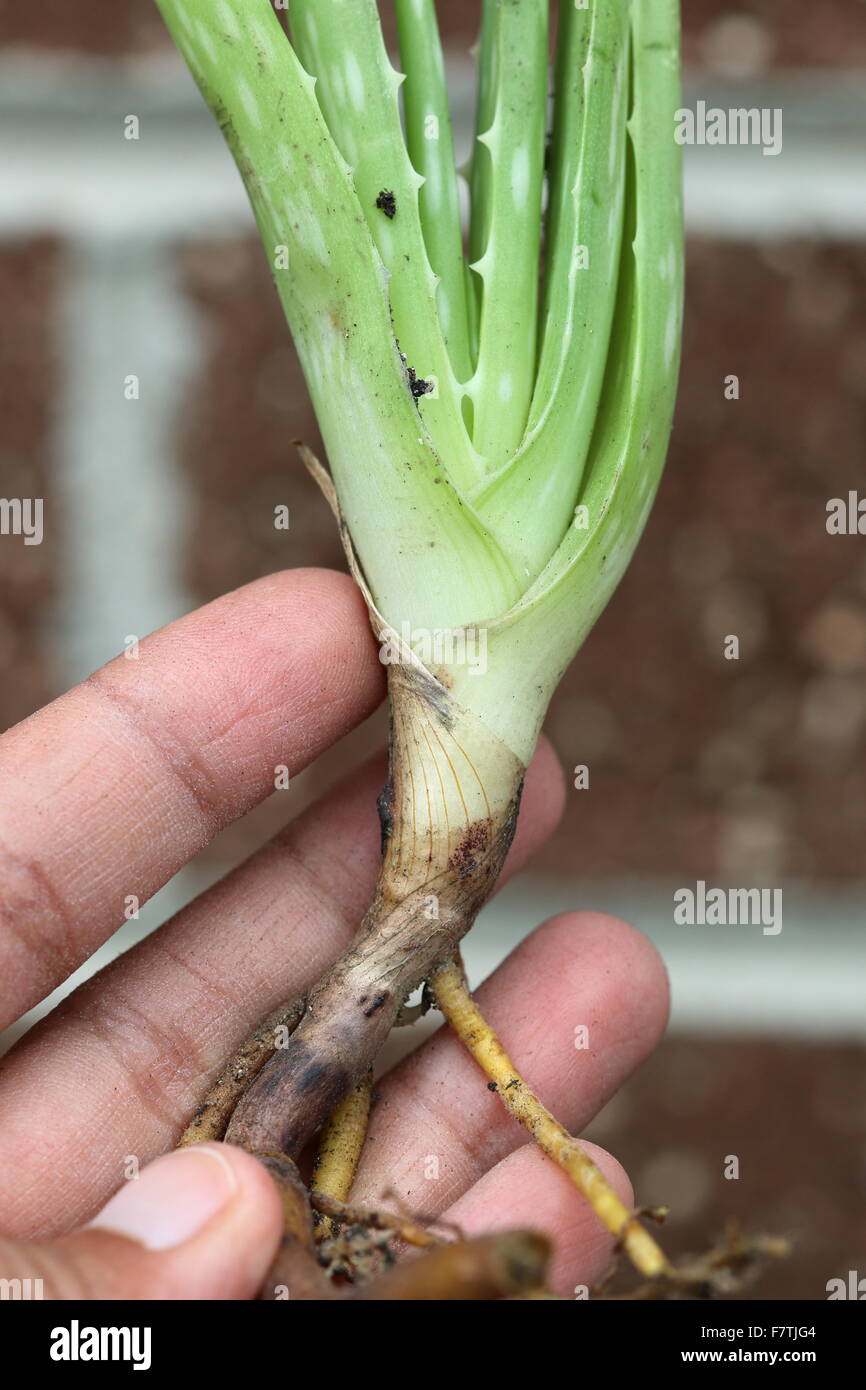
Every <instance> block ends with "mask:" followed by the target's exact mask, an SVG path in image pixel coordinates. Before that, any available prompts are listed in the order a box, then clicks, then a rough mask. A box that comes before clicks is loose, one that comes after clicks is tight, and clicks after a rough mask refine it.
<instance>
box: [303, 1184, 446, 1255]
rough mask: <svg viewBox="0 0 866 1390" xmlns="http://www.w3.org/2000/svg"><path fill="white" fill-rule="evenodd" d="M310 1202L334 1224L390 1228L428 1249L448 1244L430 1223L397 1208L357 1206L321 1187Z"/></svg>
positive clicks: (390, 1231)
mask: <svg viewBox="0 0 866 1390" xmlns="http://www.w3.org/2000/svg"><path fill="white" fill-rule="evenodd" d="M310 1205H311V1206H312V1208H313V1211H314V1212H320V1213H321V1214H322V1215H323V1216H327V1217H328V1218H329V1219H330V1221H331V1222H332V1223H333V1224H337V1225H340V1226H361V1227H366V1228H369V1229H371V1230H374V1231H386V1232H388V1234H389V1236H393V1237H395V1238H396V1239H397V1240H401V1241H402V1242H403V1244H404V1245H414V1246H416V1247H418V1248H419V1249H424V1248H429V1247H431V1246H434V1245H444V1244H445V1240H444V1237H442V1236H436V1235H433V1234H432V1232H430V1231H428V1230H427V1228H426V1226H422V1225H421V1224H420V1223H419V1222H418V1221H413V1220H412V1219H411V1218H410V1217H406V1216H398V1215H397V1213H396V1212H392V1211H382V1210H381V1209H379V1208H372V1207H356V1206H353V1205H351V1204H350V1203H347V1202H339V1201H337V1200H336V1199H335V1198H334V1197H328V1196H326V1195H325V1193H324V1192H320V1191H319V1190H318V1188H314V1189H313V1191H312V1192H311V1193H310Z"/></svg>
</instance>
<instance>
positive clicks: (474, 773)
mask: <svg viewBox="0 0 866 1390" xmlns="http://www.w3.org/2000/svg"><path fill="white" fill-rule="evenodd" d="M158 3H159V5H160V8H161V10H162V12H163V14H164V16H165V20H166V22H167V24H168V26H169V28H170V30H171V32H172V34H173V36H174V38H175V40H176V42H177V45H178V47H179V48H180V50H181V52H182V53H183V55H184V57H185V58H186V61H187V63H188V64H189V66H190V68H191V70H192V73H193V75H194V77H195V79H196V81H197V83H198V85H199V87H200V88H201V91H202V93H203V95H204V97H205V99H206V100H207V102H208V103H209V105H210V106H211V108H212V110H213V112H214V114H215V116H216V118H217V120H218V121H219V124H220V126H221V128H222V130H223V133H224V135H225V137H226V140H227V142H228V144H229V146H230V148H231V150H232V152H233V154H234V157H235V159H236V161H237V164H238V167H239V169H240V172H241V174H242V176H243V179H244V181H245V184H246V187H247V190H248V193H249V197H250V200H251V203H252V206H253V208H254V211H255V215H256V219H257V222H258V226H259V230H260V233H261V238H262V242H263V245H264V249H265V253H266V255H267V257H268V260H269V262H270V264H271V267H272V269H273V273H274V278H275V281H276V285H277V289H278V292H279V295H280V298H281V300H282V304H283V307H284V309H285V314H286V318H287V320H288V323H289V326H290V328H291V331H292V333H293V336H294V340H295V343H296V345H297V350H298V353H299V355H300V359H301V363H302V365H303V369H304V373H305V376H306V380H307V383H308V387H309V390H310V394H311V396H312V399H313V402H314V405H315V409H316V412H317V416H318V420H319V423H320V426H321V432H322V436H323V439H324V443H325V447H326V451H327V464H328V468H329V471H328V472H326V471H325V469H324V468H323V467H322V466H321V465H320V464H319V463H318V462H317V461H316V460H314V459H312V458H311V457H310V456H309V454H308V456H307V457H308V463H309V465H310V467H311V468H312V469H313V471H314V472H315V474H316V476H317V477H318V479H319V481H320V482H321V484H322V486H323V488H324V490H325V492H326V494H327V495H328V497H329V499H330V501H331V504H332V506H333V508H334V510H335V513H336V514H337V517H338V519H339V523H340V527H341V531H342V536H343V540H344V544H345V547H346V550H347V554H348V557H349V563H350V565H351V568H352V572H353V574H354V575H355V577H356V579H357V581H358V583H359V585H360V586H361V588H362V590H363V593H364V596H365V598H366V601H367V604H368V607H369V611H370V616H371V621H372V624H373V627H374V630H375V632H376V634H377V636H378V638H379V640H380V642H381V643H382V651H383V656H384V657H386V658H387V659H388V661H389V696H390V703H391V715H392V733H391V747H390V776H389V781H388V785H387V787H386V789H385V791H384V793H383V796H382V798H381V801H380V814H381V819H382V828H383V860H382V867H381V873H380V878H379V883H378V887H377V890H376V894H375V898H374V901H373V902H372V904H371V906H370V909H369V912H368V913H367V916H366V917H365V919H364V921H363V923H362V924H361V925H360V928H359V931H358V933H357V936H356V937H355V940H354V941H353V943H352V945H351V946H350V947H349V949H348V950H347V951H346V953H345V954H344V956H343V957H342V958H341V959H340V960H339V961H338V962H337V963H336V964H335V966H334V967H333V969H332V970H331V971H330V972H329V973H328V975H327V976H326V977H325V978H324V979H323V980H322V981H320V983H319V984H318V986H317V987H316V988H315V989H314V990H313V992H312V994H311V995H310V998H309V1000H307V1001H305V1003H304V1006H303V1007H299V1008H295V1009H294V1010H292V1009H290V1010H289V1013H287V1014H286V1016H285V1019H284V1022H286V1026H287V1028H289V1027H292V1028H293V1031H292V1032H291V1036H289V1037H288V1039H287V1043H286V1045H285V1046H283V1047H279V1048H277V1049H276V1050H274V1049H273V1047H272V1046H271V1045H269V1044H268V1042H267V1038H268V1037H269V1035H270V1031H272V1027H273V1024H274V1020H271V1021H270V1022H269V1024H268V1025H267V1027H265V1028H264V1030H263V1031H262V1033H261V1034H260V1035H259V1038H258V1040H253V1042H252V1043H251V1044H250V1045H249V1047H248V1049H247V1052H246V1053H245V1061H244V1063H243V1065H242V1066H241V1067H240V1070H238V1068H237V1067H236V1068H235V1072H234V1073H233V1075H234V1076H235V1077H237V1076H240V1077H241V1078H242V1082H243V1084H240V1085H236V1084H235V1083H234V1081H232V1080H231V1078H230V1077H229V1078H228V1079H227V1078H223V1081H222V1082H221V1089H220V1088H218V1089H217V1092H216V1093H215V1096H214V1097H213V1098H212V1099H211V1101H210V1102H209V1104H210V1107H211V1112H212V1113H211V1115H210V1118H208V1114H207V1113H206V1112H203V1115H200V1116H199V1117H198V1119H197V1121H196V1125H195V1126H194V1127H193V1129H192V1131H191V1137H192V1138H197V1137H202V1136H203V1133H204V1132H205V1130H206V1131H207V1132H208V1133H217V1132H222V1130H221V1129H220V1130H219V1131H218V1130H217V1129H216V1128H215V1126H216V1125H217V1124H219V1125H220V1126H222V1125H224V1124H225V1123H226V1122H228V1130H227V1133H228V1137H229V1139H231V1140H233V1141H234V1142H236V1143H242V1144H244V1145H245V1146H246V1147H248V1148H250V1149H251V1150H253V1151H254V1152H258V1153H265V1154H270V1155H273V1154H278V1155H281V1156H282V1158H281V1159H280V1162H279V1163H277V1168H280V1163H282V1165H283V1166H282V1168H280V1172H281V1173H282V1176H283V1179H284V1181H289V1180H288V1179H287V1178H286V1169H285V1163H286V1162H288V1161H289V1160H291V1159H293V1158H295V1157H296V1156H297V1155H298V1154H299V1152H300V1151H301V1149H302V1148H303V1147H304V1145H305V1144H306V1143H307V1141H308V1140H309V1139H310V1138H312V1137H313V1136H314V1135H315V1134H316V1133H317V1131H319V1130H320V1129H321V1127H322V1124H323V1122H324V1121H325V1120H326V1118H327V1116H328V1115H329V1114H330V1113H331V1112H333V1110H334V1108H335V1107H337V1106H339V1105H340V1104H341V1103H344V1104H345V1102H344V1097H345V1096H346V1095H347V1094H350V1095H351V1093H352V1089H353V1087H355V1086H356V1085H357V1084H358V1083H359V1082H360V1080H361V1078H363V1076H364V1075H365V1073H366V1072H367V1071H368V1069H369V1068H370V1066H371V1064H372V1062H373V1060H374V1058H375V1055H376V1052H377V1051H378V1049H379V1047H380V1046H381V1043H382V1042H383V1040H384V1038H385V1037H386V1036H387V1033H388V1031H389V1029H390V1028H391V1026H392V1025H393V1023H394V1022H395V1019H396V1017H397V1015H398V1011H399V1010H400V1008H401V1006H402V1005H403V1003H404V1001H405V999H406V998H407V996H408V995H409V994H410V993H411V992H412V991H413V990H414V989H415V988H417V986H418V985H419V984H421V983H422V982H424V981H427V982H428V984H429V985H430V988H431V989H432V991H433V993H434V996H435V997H436V998H437V999H439V1002H440V1004H441V1005H442V1007H443V1009H444V1011H445V1012H446V1015H447V1016H449V1017H450V1018H451V1019H452V1022H455V1020H457V1015H458V1014H459V1005H460V1002H461V998H462V996H461V995H460V991H461V989H462V982H461V981H460V978H459V972H458V973H457V974H456V975H455V973H454V967H452V965H451V964H450V963H451V962H452V961H453V959H454V957H455V953H456V952H457V949H458V944H459V941H460V939H461V937H462V936H463V935H464V933H465V932H466V931H467V930H468V929H469V927H470V926H471V925H472V922H473V920H474V917H475V915H476V913H477V911H478V910H479V908H480V907H481V905H482V904H483V902H484V901H485V900H486V899H487V897H488V896H489V894H490V891H491V889H492V887H493V885H494V883H495V880H496V877H497V874H498V872H499V869H500V867H501V864H502V861H503V858H504V855H505V853H506V850H507V848H508V845H509V843H510V840H511V836H512V833H513V828H514V823H515V819H516V814H517V808H518V804H519V798H520V789H521V784H522V778H523V773H524V770H525V767H526V765H527V763H528V761H529V759H530V756H531V754H532V751H533V748H534V745H535V742H536V739H537V736H538V733H539V729H540V726H541V723H542V720H543V718H544V714H545V711H546V709H547V705H548V702H549V700H550V698H551V695H552V693H553V691H554V690H555V688H556V685H557V683H558V681H559V680H560V678H561V676H562V674H563V672H564V670H565V669H566V667H567V666H568V664H569V663H570V662H571V660H572V659H573V657H574V656H575V654H576V652H577V651H578V649H579V647H580V645H581V643H582V642H583V640H584V638H585V637H586V635H587V633H588V632H589V630H590V628H591V627H592V625H593V623H594V622H595V620H596V618H597V617H598V615H599V614H600V612H601V611H602V609H603V607H604V605H605V604H606V602H607V600H608V598H609V597H610V595H611V593H612V592H613V590H614V588H615V587H616V585H617V583H618V581H619V580H620V578H621V576H622V574H623V573H624V571H625V569H626V566H627V565H628V562H629V559H630V556H631V554H632V551H633V549H634V547H635V545H636V543H637V540H638V538H639V536H640V534H641V531H642V528H643V526H644V524H645V522H646V519H647V516H648V514H649V511H650V508H651V505H652V502H653V498H654V494H655V491H656V487H657V484H658V480H659V475H660V471H661V468H662V465H663V462H664V458H665V453H666V449H667V444H668V438H669V432H670V425H671V415H672V410H673V403H674V396H675V390H676V380H677V370H678V357H679V343H680V324H681V300H682V260H683V257H682V230H681V220H682V213H681V187H680V183H681V175H680V149H679V146H678V145H677V143H676V141H675V140H674V138H673V132H674V124H675V118H674V113H675V111H676V110H677V108H678V106H679V100H680V98H679V61H678V46H679V14H678V5H677V3H676V0H634V3H631V0H591V2H590V3H587V4H580V3H574V0H562V3H561V4H560V6H559V11H558V24H557V30H556V36H555V57H554V61H553V64H552V75H553V100H552V104H551V103H549V101H548V88H549V81H550V74H551V65H550V63H549V52H550V46H551V35H550V26H551V20H552V16H551V14H550V8H551V7H550V6H549V5H548V3H547V0H508V2H507V3H506V0H484V3H483V6H482V12H483V13H482V24H481V35H480V42H479V46H478V95H477V108H476V132H475V140H474V145H473V152H472V157H471V163H470V167H469V169H468V171H467V182H468V190H469V222H468V233H467V235H466V237H465V238H464V232H463V228H462V226H461V215H460V199H459V196H458V195H459V177H460V176H459V175H458V172H457V171H456V169H455V160H454V148H453V140H452V134H451V125H450V118H449V105H448V94H447V90H446V85H445V75H444V63H443V58H442V51H441V47H440V41H439V35H438V29H437V22H436V15H435V7H434V4H433V0H395V9H396V17H397V23H398V33H399V68H400V70H399V71H398V70H397V69H396V68H395V67H394V66H393V64H392V61H391V59H390V57H389V55H388V52H387V50H386V46H385V43H384V41H383V36H382V29H381V25H380V16H379V12H378V7H377V5H376V3H375V0H328V3H327V4H325V3H318V2H317V0H291V3H290V4H289V5H288V7H287V9H288V26H287V27H286V28H284V27H283V26H282V25H281V23H280V21H279V19H278V18H277V16H276V14H275V12H274V10H273V9H272V7H271V2H270V0H158ZM279 8H286V7H279ZM473 641H474V642H475V643H476V646H475V647H474V648H472V650H474V651H475V652H476V656H477V654H478V652H479V651H480V652H482V653H483V661H482V660H477V659H476V660H473V661H470V660H468V659H467V655H466V654H467V650H469V649H470V647H471V644H472V643H473ZM449 971H450V972H451V974H450V975H449V973H448V972H449ZM437 991H438V992H437ZM449 991H450V994H449ZM449 1000H450V1003H449ZM463 1003H464V1004H465V1003H466V999H465V998H463ZM290 1016H291V1017H290ZM455 1026H458V1031H459V1029H460V1025H459V1022H456V1024H455ZM482 1030H483V1021H481V1022H480V1023H478V1026H477V1028H476V1030H475V1032H474V1033H472V1030H471V1029H469V1033H471V1035H472V1037H473V1038H474V1039H475V1040H476V1042H477V1038H478V1035H479V1032H480V1031H482ZM476 1051H477V1049H476ZM479 1060H480V1061H481V1062H482V1065H484V1059H483V1058H482V1057H481V1056H479ZM507 1060H508V1059H507V1058H506V1061H507ZM262 1063H264V1064H263V1065H262ZM260 1066H261V1070H258V1074H257V1075H254V1073H255V1072H256V1070H257V1068H258V1067H260ZM491 1066H494V1063H492V1062H490V1060H489V1059H488V1070H489V1068H490V1067H491ZM489 1074H494V1073H489ZM527 1104H529V1102H527ZM530 1108H531V1106H530ZM533 1114H534V1115H535V1120H536V1121H537V1119H538V1114H537V1112H533ZM203 1116H204V1118H203ZM229 1117H230V1118H229ZM518 1118H521V1119H523V1121H524V1123H530V1124H532V1123H533V1121H532V1119H531V1117H530V1118H527V1115H525V1114H518ZM548 1119H549V1120H550V1122H551V1124H554V1125H555V1122H554V1121H553V1120H552V1117H548ZM203 1125H204V1129H203V1127H202V1126H203ZM208 1125H210V1126H211V1128H208ZM566 1138H567V1136H566ZM542 1142H543V1141H542ZM557 1142H559V1141H557ZM563 1142H565V1141H564V1140H563ZM569 1142H571V1141H569ZM551 1145H552V1146H553V1147H554V1148H555V1147H556V1144H555V1143H554V1142H553V1140H552V1139H551V1141H550V1144H548V1145H547V1147H548V1151H549V1152H550V1151H552V1148H551ZM566 1147H567V1145H566ZM575 1154H576V1149H575V1150H569V1151H568V1154H567V1155H565V1159H568V1161H565V1159H564V1158H563V1155H562V1154H558V1156H559V1157H560V1161H564V1162H565V1166H568V1162H570V1161H573V1162H572V1166H574V1162H577V1159H576V1158H575ZM588 1162H589V1161H588V1160H587V1163H588ZM579 1166H580V1165H579V1163H578V1167H579ZM591 1167H592V1165H590V1169H591ZM274 1171H275V1172H276V1168H275V1170H274ZM586 1172H587V1173H589V1176H588V1177H587V1176H586V1173H585V1174H584V1178H583V1179H582V1178H581V1176H580V1175H579V1174H577V1173H575V1177H576V1180H577V1181H578V1182H579V1183H581V1182H583V1185H584V1188H585V1190H588V1188H592V1186H593V1182H594V1181H595V1179H594V1178H593V1176H592V1173H590V1172H589V1169H587V1170H586ZM595 1176H596V1177H599V1176H600V1175H598V1174H597V1171H596V1175H595ZM584 1179H585V1180H584ZM594 1191H596V1193H598V1192H600V1191H601V1189H600V1188H598V1186H597V1185H596V1188H595V1189H594ZM611 1196H612V1194H611ZM595 1205H596V1208H597V1210H599V1212H600V1214H601V1215H602V1217H603V1219H605V1220H606V1221H607V1223H608V1225H609V1226H610V1228H611V1229H612V1230H615V1231H616V1232H617V1234H618V1235H620V1236H621V1237H623V1238H624V1239H626V1244H629V1242H631V1244H630V1249H631V1253H632V1254H633V1255H634V1256H635V1258H636V1259H637V1262H638V1263H639V1264H640V1265H641V1267H642V1268H643V1269H644V1270H645V1272H647V1273H650V1274H658V1273H659V1271H660V1270H661V1269H663V1268H664V1259H663V1257H662V1256H661V1255H660V1252H658V1250H657V1247H656V1246H655V1245H654V1243H653V1242H652V1241H651V1240H650V1239H649V1237H648V1236H647V1237H646V1240H645V1241H644V1242H643V1243H642V1241H641V1234H638V1231H639V1228H637V1223H634V1222H632V1220H631V1214H630V1213H628V1212H626V1211H625V1209H624V1208H622V1204H621V1203H620V1204H619V1205H618V1206H616V1207H613V1208H610V1207H605V1201H604V1200H602V1197H600V1196H599V1197H598V1201H597V1202H595ZM602 1208H605V1209H604V1210H602Z"/></svg>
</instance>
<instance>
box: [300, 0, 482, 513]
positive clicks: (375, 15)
mask: <svg viewBox="0 0 866 1390" xmlns="http://www.w3.org/2000/svg"><path fill="white" fill-rule="evenodd" d="M289 18H290V23H291V31H292V43H293V45H294V47H295V50H296V52H297V54H298V57H299V58H300V60H301V62H302V63H303V65H304V67H305V69H306V70H307V71H308V72H310V73H311V74H312V75H313V76H315V78H316V95H317V97H318V101H319V105H320V107H321V109H322V112H323V114H324V116H325V119H326V121H327V123H328V128H329V129H330V131H331V134H332V135H333V137H334V140H335V142H336V144H337V147H338V148H339V150H340V151H341V153H342V155H343V157H344V159H345V160H346V162H347V164H348V165H349V167H350V169H351V170H352V177H353V180H354V184H355V189H356V192H357V194H358V199H359V201H360V204H361V208H362V210H363V213H364V216H365V217H366V219H367V222H368V223H369V225H370V228H371V231H372V233H373V239H374V241H375V243H376V246H377V248H378V251H379V254H380V256H381V258H382V261H383V263H384V264H385V265H386V266H387V268H388V271H389V274H390V282H389V287H388V290H389V295H390V300H391V311H392V314H393V319H394V329H395V332H396V335H397V338H398V340H399V342H400V347H401V349H402V351H403V353H404V354H405V355H406V358H407V361H408V363H409V365H410V366H411V367H412V368H413V370H414V371H415V372H416V373H417V376H418V377H419V378H420V379H422V380H425V381H430V380H432V381H433V382H434V391H433V393H432V394H429V395H424V396H422V397H420V399H419V410H420V412H421V415H422V417H423V419H424V422H425V424H426V426H427V428H428V430H429V431H430V434H431V436H432V438H433V442H434V444H435V445H436V448H437V449H438V451H439V453H440V455H441V456H442V458H447V459H448V461H449V469H450V471H451V474H452V476H453V477H454V478H455V480H456V482H457V483H458V485H460V486H464V485H469V484H471V483H472V482H473V481H474V480H475V479H476V478H477V477H478V476H479V474H480V471H481V466H480V463H478V462H477V461H476V455H475V451H474V450H473V448H472V444H471V441H470V439H469V436H468V434H467V432H466V428H465V425H464V423H463V413H462V408H461V399H462V391H461V389H460V387H459V386H458V383H457V379H456V376H455V374H454V368H453V366H452V363H451V359H450V357H449V355H448V350H447V346H446V341H445V336H444V334H443V331H442V323H441V320H440V317H439V302H438V294H437V288H438V283H439V282H438V276H437V275H436V273H435V272H434V270H433V267H432V266H431V264H430V260H429V257H428V254H427V246H426V243H425V240H424V233H423V230H422V226H421V210H420V204H419V190H420V189H421V188H422V186H423V182H424V181H423V178H422V176H421V175H420V174H419V173H418V172H417V171H416V170H415V168H414V167H413V165H412V161H411V159H410V158H409V153H408V151H407V149H406V144H405V142H404V138H403V130H402V124H401V120H400V101H399V92H400V86H401V83H402V81H403V76H402V74H400V73H397V72H395V70H394V68H393V67H392V65H391V62H390V60H389V58H388V54H387V51H386V49H385V43H384V40H383V37H382V26H381V23H380V20H379V11H378V7H377V5H376V0H328V4H327V6H324V7H323V6H322V4H321V0H291V3H290V7H289ZM421 38H422V35H420V34H419V35H416V43H417V44H418V45H420V41H421Z"/></svg>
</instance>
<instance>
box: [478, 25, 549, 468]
mask: <svg viewBox="0 0 866 1390" xmlns="http://www.w3.org/2000/svg"><path fill="white" fill-rule="evenodd" d="M547 24H548V3H547V0H509V3H507V4H502V3H500V0H484V12H483V23H482V30H481V53H480V61H479V67H480V80H479V99H478V112H477V126H478V134H477V137H476V149H475V153H474V155H473V160H472V226H471V241H470V254H471V255H472V256H473V261H472V272H473V274H474V275H476V276H477V277H478V279H479V281H480V284H481V293H480V300H479V305H480V311H479V327H478V335H479V336H478V361H477V365H476V369H475V373H474V375H473V377H472V379H471V381H470V382H468V384H467V387H466V391H467V394H468V396H469V397H470V398H471V401H472V407H473V409H472V418H473V426H472V438H473V441H474V444H475V447H476V449H477V450H478V452H479V453H480V454H482V455H483V456H484V458H485V460H486V466H487V468H488V469H493V468H496V467H498V466H499V465H500V464H502V463H504V462H505V460H506V459H507V458H509V457H510V456H511V454H513V452H514V450H515V449H516V448H517V446H518V444H519V443H520V440H521V437H522V435H523V432H524V429H525V427H526V419H527V415H528V412H529V403H530V400H531V396H532V386H533V381H534V379H535V353H536V329H537V318H538V314H537V306H538V259H539V242H540V236H541V189H542V181H543V173H544V136H545V122H546V108H547V67H548V64H547V56H548V54H547V48H548V40H547ZM479 146H480V148H479Z"/></svg>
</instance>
